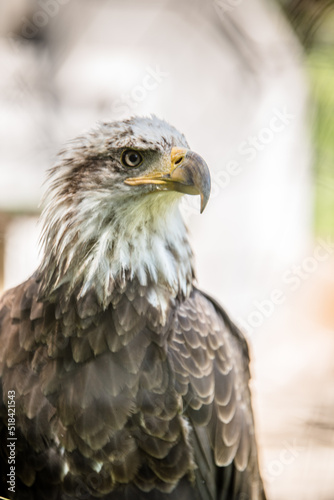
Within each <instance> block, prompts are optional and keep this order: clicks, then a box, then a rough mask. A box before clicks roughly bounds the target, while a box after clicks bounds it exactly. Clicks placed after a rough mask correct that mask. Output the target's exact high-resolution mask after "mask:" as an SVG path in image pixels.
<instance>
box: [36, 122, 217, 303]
mask: <svg viewBox="0 0 334 500" xmlns="http://www.w3.org/2000/svg"><path fill="white" fill-rule="evenodd" d="M183 194H191V195H200V197H201V212H202V211H203V210H204V208H205V206H206V204H207V202H208V199H209V195H210V173H209V170H208V167H207V165H206V163H205V162H204V160H203V159H202V158H201V157H200V156H199V155H198V154H196V153H194V152H193V151H190V149H189V146H188V143H187V141H186V139H185V137H184V135H183V134H181V133H180V132H178V131H177V130H176V129H175V128H174V127H172V126H171V125H169V124H168V123H166V122H165V121H162V120H159V119H158V118H156V117H155V116H153V117H151V118H140V117H134V118H131V119H128V120H124V121H116V122H102V123H98V124H97V126H96V127H95V128H94V129H92V130H90V131H88V132H87V133H86V134H84V135H82V136H80V137H77V138H76V139H74V140H73V141H71V142H70V143H69V144H68V145H67V147H66V148H65V149H64V150H62V151H61V152H60V153H59V155H58V160H57V162H56V164H55V165H54V166H53V167H52V168H51V170H50V173H49V186H48V190H47V193H46V199H45V201H46V204H45V209H44V211H43V214H42V223H43V236H42V244H43V247H44V252H43V259H42V263H41V266H40V268H39V274H40V280H41V295H42V296H50V295H52V294H53V293H55V292H56V291H57V290H58V289H59V288H62V289H64V288H65V289H66V293H67V295H69V294H73V293H75V294H77V295H78V296H83V295H84V294H85V293H86V292H87V291H88V290H90V289H92V288H94V289H95V290H96V293H97V296H98V298H99V301H100V302H101V304H102V305H103V306H105V307H106V306H107V304H108V296H110V293H111V291H112V290H113V288H114V286H115V284H116V283H121V282H122V281H124V280H129V279H137V280H138V281H139V283H140V284H141V285H144V286H145V285H147V284H148V283H150V282H152V283H156V284H159V286H165V287H168V288H169V290H170V291H171V292H173V293H174V295H177V294H178V293H182V294H183V295H184V296H186V295H187V294H188V293H189V289H190V287H191V284H192V281H193V276H194V273H193V266H192V252H191V248H190V245H189V243H188V238H187V232H186V228H185V226H184V223H183V221H182V218H181V215H180V212H179V207H178V205H179V201H180V197H181V196H182V195H183Z"/></svg>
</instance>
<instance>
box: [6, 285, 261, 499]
mask: <svg viewBox="0 0 334 500" xmlns="http://www.w3.org/2000/svg"><path fill="white" fill-rule="evenodd" d="M38 287H39V284H38V281H37V280H36V279H35V278H31V279H30V280H28V281H27V282H26V283H24V284H22V285H20V286H19V287H17V288H15V289H13V290H11V291H9V292H7V293H6V294H5V295H4V297H3V298H2V301H1V309H0V311H1V312H0V318H1V319H0V343H1V355H0V356H1V376H2V384H3V401H2V406H1V416H2V425H3V426H4V425H5V424H6V414H7V411H6V407H5V404H4V403H5V402H6V394H7V391H10V390H14V391H15V395H16V397H15V401H16V429H17V437H18V440H17V457H18V460H17V467H16V474H17V480H18V484H17V494H16V496H13V498H18V499H21V498H24V499H25V498H29V499H30V498H39V499H43V498H45V499H49V498H57V499H58V498H59V499H68V498H105V499H110V500H112V499H114V498H115V499H116V498H117V499H123V498H124V499H125V498H129V499H132V498H133V499H140V498H145V499H148V498H151V499H155V498H159V499H163V498H165V497H166V498H168V499H174V498H175V499H180V498H185V499H190V498H191V499H200V500H209V499H210V500H216V499H221V498H240V499H241V498H242V499H247V498H249V499H263V498H264V496H263V493H262V484H261V480H260V477H259V472H258V465H257V454H256V446H255V439H254V429H253V419H252V410H251V406H250V397H249V389H248V381H249V372H248V358H247V354H246V353H245V344H244V343H243V342H242V339H241V338H240V334H239V333H238V332H237V330H236V328H235V327H234V330H231V323H230V324H228V323H227V322H226V317H225V321H224V317H223V315H222V314H221V313H219V311H217V310H216V308H215V306H214V305H213V304H212V303H211V302H210V301H209V299H208V298H206V297H205V296H204V295H203V294H201V292H199V291H198V290H196V289H194V290H193V292H192V293H191V294H190V297H189V298H187V299H185V300H183V301H178V300H176V299H174V300H171V301H170V303H169V307H168V312H167V320H166V321H161V313H160V311H159V309H155V308H154V307H152V305H151V304H150V303H149V302H148V301H147V300H146V299H145V296H147V293H148V291H149V290H148V289H149V285H148V287H147V288H148V289H147V290H146V293H145V294H143V293H142V290H141V287H140V286H139V285H138V283H133V282H130V283H129V285H128V287H125V289H123V290H121V291H119V290H117V289H116V290H115V291H114V293H113V295H112V297H111V303H110V305H109V307H108V308H107V309H106V310H104V311H103V310H99V308H98V307H96V306H95V303H96V298H95V297H94V293H93V292H91V294H90V295H87V296H85V297H84V299H82V300H81V302H78V301H75V300H74V299H72V301H70V302H69V303H68V304H67V306H66V307H64V308H63V309H61V308H60V307H59V304H60V303H61V302H62V301H61V298H60V297H59V298H58V300H57V301H56V302H54V303H52V302H45V303H43V302H40V301H38ZM136 290H137V293H136ZM163 291H164V290H163V289H161V290H160V291H159V292H160V293H163ZM59 293H60V294H61V291H60V292H59ZM165 293H166V294H168V291H167V290H166V292H165ZM3 442H4V443H5V441H3ZM2 454H3V455H4V456H3V458H4V461H5V465H4V467H3V468H2V470H3V471H4V472H5V471H6V462H7V461H6V447H5V446H3V449H2ZM65 463H66V464H67V465H66V468H64V464H65ZM51 491H52V495H53V496H52V495H51V493H50V492H51ZM228 492H230V493H228ZM241 494H244V496H241ZM1 495H3V496H6V495H7V496H8V491H6V488H5V489H3V490H2V492H1ZM21 495H22V496H21ZM50 495H51V496H50ZM224 495H225V496H224ZM226 495H227V496H226ZM238 495H239V496H238ZM245 495H246V496H245ZM247 495H248V496H247Z"/></svg>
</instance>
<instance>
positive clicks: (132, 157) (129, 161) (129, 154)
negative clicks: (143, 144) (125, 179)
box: [121, 149, 143, 167]
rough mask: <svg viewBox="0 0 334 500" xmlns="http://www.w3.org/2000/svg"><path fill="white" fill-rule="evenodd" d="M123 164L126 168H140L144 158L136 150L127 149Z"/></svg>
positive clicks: (123, 156)
mask: <svg viewBox="0 0 334 500" xmlns="http://www.w3.org/2000/svg"><path fill="white" fill-rule="evenodd" d="M121 160H122V163H123V165H125V166H126V167H138V166H139V165H140V164H141V162H142V161H143V157H142V155H141V154H140V153H138V151H135V150H134V149H127V150H125V151H124V152H123V154H122V158H121Z"/></svg>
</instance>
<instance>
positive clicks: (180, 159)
mask: <svg viewBox="0 0 334 500" xmlns="http://www.w3.org/2000/svg"><path fill="white" fill-rule="evenodd" d="M183 158H184V157H183V156H180V158H178V159H177V160H176V161H175V162H174V165H178V164H179V163H181V161H182V160H183Z"/></svg>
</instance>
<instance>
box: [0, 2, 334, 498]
mask: <svg viewBox="0 0 334 500" xmlns="http://www.w3.org/2000/svg"><path fill="white" fill-rule="evenodd" d="M332 7H334V1H330V0H284V1H283V0H282V1H281V2H280V1H278V0H277V1H275V0H267V1H265V0H247V1H246V0H214V1H211V0H183V1H182V2H180V1H177V0H155V1H154V0H141V1H137V2H135V0H95V1H93V0H16V1H15V2H13V1H11V0H1V3H0V32H1V35H2V37H1V39H0V67H1V76H0V290H2V289H4V288H8V287H11V286H14V285H16V284H18V283H19V282H21V281H22V280H24V279H25V278H27V277H28V276H29V275H30V274H31V273H32V272H33V270H34V269H35V268H36V266H37V263H38V259H39V256H38V235H39V227H38V222H37V221H38V215H39V213H40V205H39V204H40V200H41V197H42V193H43V187H42V184H43V181H44V179H45V176H46V170H47V169H48V168H49V167H50V166H51V165H52V163H53V161H54V157H55V155H56V153H57V150H59V149H60V147H61V146H62V145H63V143H64V142H66V141H67V140H68V139H70V138H72V137H74V136H75V135H77V134H79V133H81V132H82V131H83V130H85V129H87V128H89V127H91V126H92V125H93V124H94V122H96V121H97V120H100V119H109V120H119V119H123V118H126V117H128V116H131V115H133V114H140V115H148V114H150V113H154V114H156V115H158V116H159V117H161V118H164V119H166V120H167V121H169V122H170V123H172V124H173V125H174V126H176V127H177V128H178V129H180V130H181V131H182V132H184V133H185V135H186V137H187V138H188V141H189V143H190V145H191V147H192V149H194V150H195V151H197V152H198V153H199V154H201V155H202V156H203V157H204V158H205V159H206V161H207V163H208V164H209V166H210V169H211V172H212V196H211V201H210V203H209V205H208V207H207V209H206V211H205V213H204V214H203V215H201V216H200V215H198V200H196V199H194V198H192V197H191V198H189V199H187V198H185V199H184V201H183V203H182V211H183V214H184V217H185V219H186V221H187V224H188V226H189V230H190V237H191V241H192V244H193V247H194V249H195V254H196V259H197V276H198V282H199V285H200V286H201V287H202V288H203V289H205V290H207V291H208V292H210V293H211V294H212V295H214V296H216V297H217V298H218V299H219V301H220V302H221V303H222V304H223V305H224V306H225V307H226V309H227V310H228V311H229V312H230V314H231V315H232V317H233V318H234V320H235V321H236V322H237V323H238V324H239V325H240V326H241V328H242V329H243V331H244V332H245V333H246V335H247V336H248V339H249V342H250V345H251V352H252V373H253V380H252V392H253V398H254V408H255V414H256V424H257V432H258V441H259V446H260V460H261V467H262V471H263V477H264V481H265V484H266V487H267V493H268V498H269V499H272V500H287V499H290V498H294V500H309V499H310V500H311V499H312V500H315V499H317V500H333V498H334V432H333V430H334V420H333V413H334V412H333V410H334V384H333V382H334V367H333V362H332V360H333V358H334V239H333V238H332V237H333V235H334V164H333V162H334V113H333V111H334V9H332Z"/></svg>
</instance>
